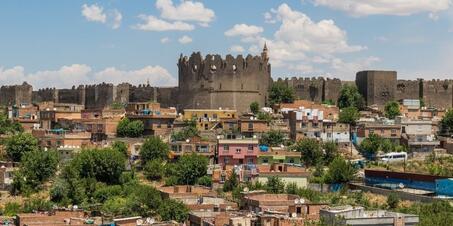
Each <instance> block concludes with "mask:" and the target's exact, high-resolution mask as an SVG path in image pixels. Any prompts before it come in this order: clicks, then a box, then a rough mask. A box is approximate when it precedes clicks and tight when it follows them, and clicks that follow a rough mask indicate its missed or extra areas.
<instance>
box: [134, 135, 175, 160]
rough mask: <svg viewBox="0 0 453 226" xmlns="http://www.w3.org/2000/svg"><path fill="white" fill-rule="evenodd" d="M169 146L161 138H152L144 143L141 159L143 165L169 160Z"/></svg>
mask: <svg viewBox="0 0 453 226" xmlns="http://www.w3.org/2000/svg"><path fill="white" fill-rule="evenodd" d="M168 153H169V151H168V144H166V143H165V142H163V141H162V140H161V139H160V138H159V137H154V136H153V137H150V138H148V139H146V140H145V142H143V145H142V147H141V149H140V157H141V159H142V162H143V164H146V162H148V161H151V160H157V159H160V160H165V159H167V158H168Z"/></svg>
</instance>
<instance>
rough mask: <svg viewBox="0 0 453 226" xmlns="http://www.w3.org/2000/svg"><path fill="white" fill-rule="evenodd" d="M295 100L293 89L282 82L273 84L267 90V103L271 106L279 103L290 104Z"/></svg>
mask: <svg viewBox="0 0 453 226" xmlns="http://www.w3.org/2000/svg"><path fill="white" fill-rule="evenodd" d="M295 99H296V93H295V92H294V89H293V88H291V87H288V86H287V85H286V84H285V83H283V82H274V83H272V86H271V88H270V90H269V103H270V104H271V105H274V104H280V103H292V102H294V100H295Z"/></svg>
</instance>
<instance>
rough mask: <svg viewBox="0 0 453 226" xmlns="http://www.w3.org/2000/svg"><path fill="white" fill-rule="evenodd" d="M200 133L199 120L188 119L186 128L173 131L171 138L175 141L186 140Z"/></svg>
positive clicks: (185, 123) (185, 122)
mask: <svg viewBox="0 0 453 226" xmlns="http://www.w3.org/2000/svg"><path fill="white" fill-rule="evenodd" d="M198 135H199V132H198V129H197V122H196V121H195V120H186V121H184V128H182V129H181V130H180V131H177V132H173V133H172V134H171V139H172V140H174V141H185V140H187V139H189V138H192V137H195V136H198Z"/></svg>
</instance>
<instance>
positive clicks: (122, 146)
mask: <svg viewBox="0 0 453 226" xmlns="http://www.w3.org/2000/svg"><path fill="white" fill-rule="evenodd" d="M112 149H113V150H116V151H118V152H120V153H122V154H123V155H124V156H125V157H127V156H128V153H127V144H126V143H125V142H123V141H119V140H116V141H114V142H113V144H112Z"/></svg>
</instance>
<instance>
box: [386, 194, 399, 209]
mask: <svg viewBox="0 0 453 226" xmlns="http://www.w3.org/2000/svg"><path fill="white" fill-rule="evenodd" d="M399 203H400V197H399V196H398V195H397V194H396V193H390V195H389V196H387V206H388V207H389V208H390V209H396V208H397V207H398V204H399Z"/></svg>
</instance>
